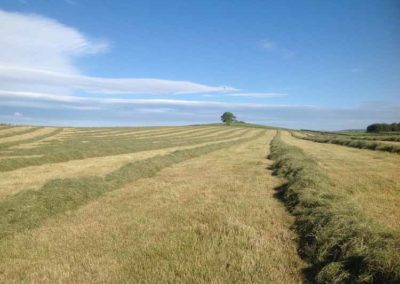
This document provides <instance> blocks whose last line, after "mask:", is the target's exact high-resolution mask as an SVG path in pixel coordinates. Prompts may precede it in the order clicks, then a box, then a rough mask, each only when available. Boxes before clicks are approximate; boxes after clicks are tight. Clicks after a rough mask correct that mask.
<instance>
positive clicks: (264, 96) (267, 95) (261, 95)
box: [227, 93, 287, 98]
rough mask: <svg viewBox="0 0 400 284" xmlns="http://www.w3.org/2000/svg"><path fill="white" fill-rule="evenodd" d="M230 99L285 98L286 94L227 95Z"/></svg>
mask: <svg viewBox="0 0 400 284" xmlns="http://www.w3.org/2000/svg"><path fill="white" fill-rule="evenodd" d="M227 95H228V96H231V97H246V98H273V97H282V96H287V94H282V93H232V94H227Z"/></svg>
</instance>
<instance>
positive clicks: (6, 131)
mask: <svg viewBox="0 0 400 284" xmlns="http://www.w3.org/2000/svg"><path fill="white" fill-rule="evenodd" d="M31 128H32V126H15V127H11V128H5V129H2V128H0V135H8V134H12V133H14V132H19V131H23V130H27V129H31Z"/></svg>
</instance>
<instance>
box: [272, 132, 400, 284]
mask: <svg viewBox="0 0 400 284" xmlns="http://www.w3.org/2000/svg"><path fill="white" fill-rule="evenodd" d="M270 158H271V159H273V160H274V164H273V168H274V172H275V174H277V175H279V176H282V177H285V178H286V179H287V181H288V182H287V185H286V186H284V187H281V194H282V197H283V200H284V201H285V202H286V204H287V205H288V207H289V209H290V211H291V212H292V213H293V214H294V215H295V216H296V230H297V232H298V234H299V235H300V238H301V239H300V248H301V252H302V254H303V255H304V256H305V257H306V258H307V260H308V261H309V262H310V263H311V265H312V266H311V267H310V269H309V271H308V272H309V277H310V279H311V280H312V281H315V282H318V283H343V282H345V283H399V282H400V254H399V253H398V252H399V251H400V241H399V239H397V238H396V237H395V236H394V235H393V234H392V233H390V232H389V231H388V230H387V229H386V228H385V227H383V226H381V225H380V224H378V223H375V222H374V221H373V220H371V219H370V218H368V217H366V215H365V214H364V213H363V212H362V211H361V210H360V209H359V208H358V207H357V206H356V205H355V204H353V203H352V202H350V201H349V200H348V199H347V198H346V196H344V195H340V194H339V193H335V192H333V191H332V190H330V185H329V180H328V179H327V177H326V176H325V175H324V174H323V173H322V172H321V170H320V168H319V166H318V164H317V163H316V162H315V161H314V160H313V159H312V158H310V157H308V156H307V155H305V154H304V152H303V151H302V150H301V149H300V148H297V147H294V146H289V145H287V144H285V143H284V142H282V140H281V138H280V134H279V133H278V134H277V135H276V136H275V138H274V139H273V141H272V142H271V155H270Z"/></svg>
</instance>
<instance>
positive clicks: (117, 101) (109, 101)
mask: <svg viewBox="0 0 400 284" xmlns="http://www.w3.org/2000/svg"><path fill="white" fill-rule="evenodd" d="M0 97H1V98H8V99H14V100H15V99H27V100H35V101H48V102H65V103H92V104H102V105H147V106H152V105H155V106H160V105H161V106H184V107H218V108H232V109H241V108H252V109H260V108H265V107H268V108H279V107H288V108H290V107H293V108H295V107H296V105H294V106H291V105H282V104H280V105H266V104H257V103H229V102H217V101H196V100H175V99H121V98H93V97H90V98H89V97H79V96H70V95H56V94H48V93H35V92H16V91H8V90H0ZM302 107H310V108H314V107H316V106H312V105H308V106H306V105H303V106H302Z"/></svg>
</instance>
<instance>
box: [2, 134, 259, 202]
mask: <svg viewBox="0 0 400 284" xmlns="http://www.w3.org/2000/svg"><path fill="white" fill-rule="evenodd" d="M242 131H243V130H242ZM259 132H260V131H259V130H253V131H251V132H249V133H248V134H246V135H244V136H243V135H240V133H237V134H235V137H233V138H231V137H230V136H228V135H224V136H221V139H218V140H215V141H210V142H205V143H199V144H197V143H196V144H191V145H189V146H179V147H172V148H160V149H156V150H151V151H142V152H134V153H128V154H121V155H114V156H105V157H95V158H87V159H84V160H72V161H68V162H61V163H52V164H44V165H40V166H33V167H25V168H21V169H17V170H14V171H8V172H2V173H0V189H1V190H0V198H4V197H5V196H8V195H12V194H15V193H17V192H20V191H22V190H27V189H31V190H38V189H40V188H41V187H42V186H43V185H44V184H45V183H46V182H48V181H49V180H51V179H56V178H73V177H82V176H91V175H96V176H104V175H106V174H107V173H109V172H111V171H113V170H116V169H118V168H119V167H121V166H122V165H124V164H125V163H128V162H133V161H137V160H143V159H147V158H151V157H154V156H156V155H165V154H168V153H171V152H173V151H176V150H183V149H190V148H195V147H199V146H206V145H211V144H215V143H221V142H234V141H235V140H238V139H241V138H249V137H251V136H254V135H256V134H257V133H259ZM26 158H36V157H26Z"/></svg>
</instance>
